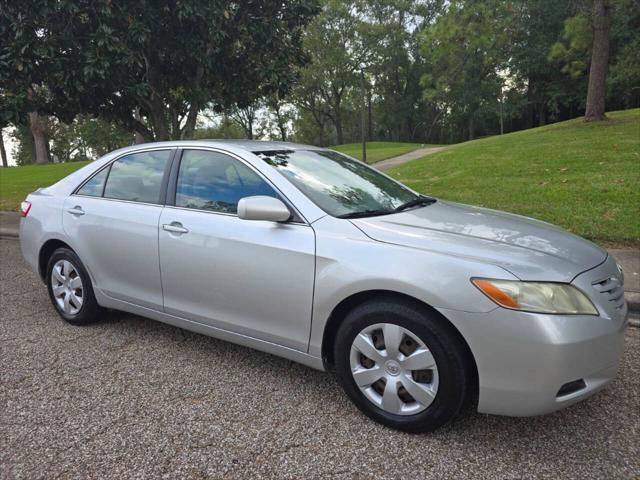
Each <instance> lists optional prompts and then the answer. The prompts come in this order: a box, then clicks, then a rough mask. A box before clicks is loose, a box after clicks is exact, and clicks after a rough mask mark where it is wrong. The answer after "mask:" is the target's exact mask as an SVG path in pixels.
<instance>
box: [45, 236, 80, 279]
mask: <svg viewBox="0 0 640 480" xmlns="http://www.w3.org/2000/svg"><path fill="white" fill-rule="evenodd" d="M58 248H68V249H69V250H71V251H74V252H75V250H73V248H72V247H71V246H70V245H69V244H68V243H66V242H64V241H62V240H60V239H58V238H50V239H49V240H47V241H46V242H44V243H43V244H42V247H40V251H39V252H38V273H39V274H40V278H41V279H42V281H43V282H46V275H47V264H48V263H49V259H50V258H51V255H53V252H55V251H56V250H57V249H58Z"/></svg>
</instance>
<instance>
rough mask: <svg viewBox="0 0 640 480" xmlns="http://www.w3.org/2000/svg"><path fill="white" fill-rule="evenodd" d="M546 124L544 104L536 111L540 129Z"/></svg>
mask: <svg viewBox="0 0 640 480" xmlns="http://www.w3.org/2000/svg"><path fill="white" fill-rule="evenodd" d="M546 124H547V110H546V106H545V104H544V103H541V104H540V109H539V110H538V126H539V127H542V126H543V125H546Z"/></svg>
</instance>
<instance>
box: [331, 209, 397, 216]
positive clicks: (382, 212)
mask: <svg viewBox="0 0 640 480" xmlns="http://www.w3.org/2000/svg"><path fill="white" fill-rule="evenodd" d="M393 212H394V211H393V210H363V211H361V212H350V213H345V214H343V215H338V218H362V217H375V216H376V215H387V214H389V213H393Z"/></svg>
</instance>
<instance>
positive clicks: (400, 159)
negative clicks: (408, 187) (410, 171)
mask: <svg viewBox="0 0 640 480" xmlns="http://www.w3.org/2000/svg"><path fill="white" fill-rule="evenodd" d="M447 148H448V147H426V148H419V149H418V150H414V151H413V152H409V153H405V154H404V155H398V156H397V157H392V158H387V159H386V160H381V161H379V162H376V163H372V164H371V166H372V167H376V168H377V169H378V170H383V171H384V170H387V169H389V168H393V167H398V166H400V165H403V164H405V163H407V162H410V161H411V160H417V159H418V158H421V157H424V156H426V155H431V154H432V153H436V152H441V151H442V150H446V149H447Z"/></svg>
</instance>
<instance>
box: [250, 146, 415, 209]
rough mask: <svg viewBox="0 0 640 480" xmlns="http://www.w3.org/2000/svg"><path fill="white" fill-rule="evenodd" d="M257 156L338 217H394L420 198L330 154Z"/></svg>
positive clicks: (298, 152) (299, 152) (309, 152)
mask: <svg viewBox="0 0 640 480" xmlns="http://www.w3.org/2000/svg"><path fill="white" fill-rule="evenodd" d="M254 153H255V154H256V155H258V156H259V157H261V158H262V159H263V160H264V161H266V162H267V163H269V164H270V165H272V166H274V167H275V168H276V169H277V170H278V171H279V172H280V173H281V174H282V175H284V177H285V178H287V179H288V180H289V181H290V182H291V183H293V184H294V185H295V186H296V187H297V188H298V189H300V190H301V191H302V192H303V193H304V194H305V195H307V196H308V197H309V198H310V199H311V200H312V201H313V202H314V203H315V204H316V205H318V206H319V207H320V208H322V209H323V210H324V211H325V212H327V213H329V214H330V215H333V216H335V217H340V216H345V215H346V216H349V215H351V214H356V215H359V214H362V216H366V215H380V214H385V213H391V212H393V211H394V210H395V209H396V208H397V207H399V206H401V205H403V204H405V203H407V202H411V201H413V200H416V199H417V198H419V197H418V195H416V194H415V193H413V192H412V191H411V190H409V189H408V188H406V187H403V186H402V185H400V184H398V183H396V182H394V181H393V180H391V179H389V178H387V177H385V176H384V175H382V174H380V173H378V172H377V171H375V170H373V169H371V168H369V167H367V166H366V165H364V164H362V163H360V162H357V161H355V160H352V159H350V158H348V157H346V156H344V155H341V154H339V153H337V152H333V151H330V150H282V151H268V152H254Z"/></svg>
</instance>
